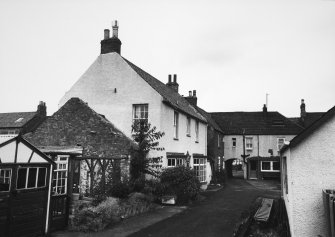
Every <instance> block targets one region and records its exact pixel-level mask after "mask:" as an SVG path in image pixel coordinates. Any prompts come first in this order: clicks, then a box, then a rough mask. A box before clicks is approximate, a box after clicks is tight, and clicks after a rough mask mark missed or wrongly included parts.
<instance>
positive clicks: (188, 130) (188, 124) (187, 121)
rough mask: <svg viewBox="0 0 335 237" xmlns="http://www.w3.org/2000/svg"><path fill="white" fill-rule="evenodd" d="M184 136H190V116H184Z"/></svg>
mask: <svg viewBox="0 0 335 237" xmlns="http://www.w3.org/2000/svg"><path fill="white" fill-rule="evenodd" d="M186 136H188V137H190V136H191V118H190V117H187V118H186Z"/></svg>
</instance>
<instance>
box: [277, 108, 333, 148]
mask: <svg viewBox="0 0 335 237" xmlns="http://www.w3.org/2000/svg"><path fill="white" fill-rule="evenodd" d="M316 114H317V113H316ZM322 114H323V115H322V116H321V117H320V118H319V119H317V120H316V121H314V122H313V123H312V124H310V126H308V127H307V128H306V129H304V130H303V131H302V132H301V133H300V134H299V135H298V136H296V137H294V138H293V139H292V140H291V141H290V144H289V145H285V146H284V147H283V148H282V149H281V150H280V152H281V153H283V152H285V151H286V150H287V149H288V148H290V147H295V146H297V145H298V144H300V143H301V142H302V141H304V140H305V139H306V138H307V137H308V136H309V135H310V134H311V133H313V132H314V131H315V130H317V129H319V128H320V127H321V126H322V125H323V124H324V123H326V122H327V121H329V120H330V119H333V118H334V116H335V106H334V107H333V108H331V109H330V110H328V111H327V112H326V113H322Z"/></svg>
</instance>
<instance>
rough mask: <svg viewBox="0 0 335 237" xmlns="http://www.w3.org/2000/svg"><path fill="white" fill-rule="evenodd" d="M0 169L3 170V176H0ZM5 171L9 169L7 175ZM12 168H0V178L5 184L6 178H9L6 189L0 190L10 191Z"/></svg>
mask: <svg viewBox="0 0 335 237" xmlns="http://www.w3.org/2000/svg"><path fill="white" fill-rule="evenodd" d="M1 171H4V176H1ZM6 171H9V176H6ZM12 172H13V171H12V169H11V168H2V169H0V180H2V181H3V183H4V184H6V180H9V187H8V190H7V191H5V190H4V191H0V192H1V193H2V192H10V189H11V187H12Z"/></svg>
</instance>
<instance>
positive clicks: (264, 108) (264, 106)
mask: <svg viewBox="0 0 335 237" xmlns="http://www.w3.org/2000/svg"><path fill="white" fill-rule="evenodd" d="M263 112H264V113H266V112H268V108H267V107H266V104H264V105H263Z"/></svg>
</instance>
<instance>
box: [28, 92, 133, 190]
mask: <svg viewBox="0 0 335 237" xmlns="http://www.w3.org/2000/svg"><path fill="white" fill-rule="evenodd" d="M25 138H26V139H27V140H28V141H30V142H31V143H32V144H34V145H35V146H36V147H38V148H39V149H40V150H41V151H43V152H44V153H46V154H48V155H50V156H51V157H52V158H53V160H54V161H55V162H56V163H57V168H56V170H55V172H54V177H53V184H54V185H53V194H54V195H66V194H68V193H72V192H73V191H75V190H74V189H76V188H80V190H77V191H81V193H83V194H87V193H90V192H91V191H92V189H91V188H92V183H93V182H96V181H97V180H95V179H96V178H97V176H96V175H97V172H98V171H97V169H98V168H103V170H102V172H104V171H106V170H104V169H106V168H107V165H106V164H107V163H111V162H115V164H116V163H118V164H117V165H116V166H117V167H116V166H115V170H114V171H117V170H118V171H117V172H116V173H117V174H118V175H119V176H121V173H122V172H124V173H125V175H127V173H128V168H129V166H128V162H129V159H128V158H129V157H128V156H129V154H130V147H131V146H133V145H134V144H133V142H132V140H131V139H130V138H128V137H127V136H125V135H124V134H123V133H122V132H121V131H120V130H118V129H117V128H116V127H115V126H114V125H113V124H112V123H111V122H109V121H108V120H107V119H106V118H105V117H104V116H103V115H100V114H98V113H96V112H95V111H94V110H92V109H91V108H90V107H89V106H88V105H87V104H86V103H85V102H83V101H82V100H80V99H79V98H71V99H70V100H69V101H67V102H66V103H65V104H64V105H63V106H62V107H61V108H60V109H59V110H58V111H57V112H55V113H54V114H53V115H52V116H50V117H48V118H47V119H46V120H45V121H44V122H43V123H42V124H41V125H40V126H39V127H38V128H37V129H36V130H35V131H34V132H31V133H28V134H26V135H25ZM104 164H105V165H106V166H105V167H103V165H104ZM113 164H114V163H113ZM69 166H71V167H69ZM91 168H92V169H91ZM121 168H122V169H121ZM68 172H69V173H68ZM66 177H71V180H68V179H67V178H66ZM120 178H121V177H118V179H120ZM59 180H61V182H60V183H59V182H58V181H59Z"/></svg>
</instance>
